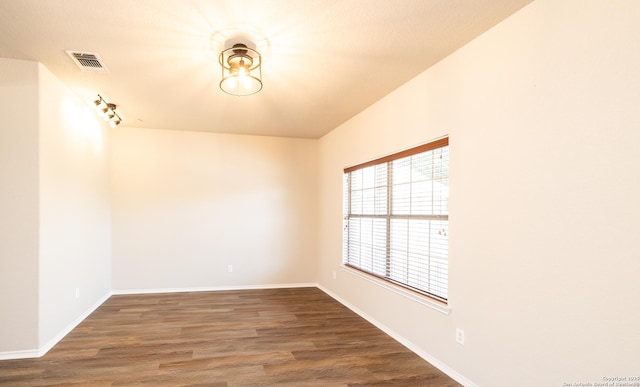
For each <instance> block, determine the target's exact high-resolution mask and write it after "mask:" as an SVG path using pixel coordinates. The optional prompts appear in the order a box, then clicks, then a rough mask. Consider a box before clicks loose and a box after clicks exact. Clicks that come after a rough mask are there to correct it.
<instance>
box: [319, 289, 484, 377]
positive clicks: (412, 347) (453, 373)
mask: <svg viewBox="0 0 640 387" xmlns="http://www.w3.org/2000/svg"><path fill="white" fill-rule="evenodd" d="M317 286H318V289H320V290H322V291H323V292H325V293H327V294H328V295H329V296H331V297H332V298H333V299H335V300H336V301H338V302H339V303H341V304H342V305H344V306H346V307H347V308H349V309H351V310H352V311H353V312H355V313H356V314H358V315H360V317H362V318H364V319H365V320H367V321H368V322H370V323H371V324H373V325H375V326H376V327H378V328H379V329H380V330H381V331H383V332H384V333H386V334H388V335H389V336H391V337H392V338H394V339H395V340H396V341H397V342H399V343H400V344H402V345H404V346H405V347H407V348H408V349H409V350H410V351H411V352H413V353H415V354H416V355H418V356H420V357H421V358H423V359H424V360H426V361H427V362H429V363H430V364H432V365H433V366H434V367H436V368H437V369H439V370H440V371H442V372H444V373H445V374H447V375H449V376H450V377H451V378H452V379H454V380H455V381H456V382H458V383H460V384H462V385H463V386H466V387H477V385H476V384H474V383H473V382H471V381H470V380H469V379H467V378H465V377H464V376H462V375H460V374H459V373H458V372H456V371H455V370H453V369H452V368H451V367H449V366H447V365H446V364H444V363H442V362H441V361H439V360H438V359H436V358H435V357H433V356H432V355H431V354H429V353H427V352H425V351H424V350H423V349H421V348H419V347H418V346H416V345H415V344H413V343H412V342H411V341H409V340H407V339H406V338H404V337H402V336H401V335H399V334H397V333H396V332H394V331H393V330H391V329H390V328H389V327H387V326H386V325H384V324H382V323H381V322H380V321H378V320H376V319H375V318H373V317H371V316H370V315H368V314H366V313H365V312H363V311H362V310H360V309H358V308H357V307H355V306H354V305H352V304H351V303H349V302H347V301H345V300H344V299H342V298H340V297H339V296H337V295H336V294H334V293H333V292H331V291H330V290H329V289H327V288H325V287H324V286H322V285H320V284H318V285H317Z"/></svg>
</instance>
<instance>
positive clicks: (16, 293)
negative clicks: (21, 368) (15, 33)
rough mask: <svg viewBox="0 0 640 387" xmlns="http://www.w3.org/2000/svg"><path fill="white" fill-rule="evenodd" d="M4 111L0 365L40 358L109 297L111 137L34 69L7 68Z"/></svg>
mask: <svg viewBox="0 0 640 387" xmlns="http://www.w3.org/2000/svg"><path fill="white" fill-rule="evenodd" d="M0 106H2V114H1V115H0V182H1V184H2V189H1V190H0V317H1V321H2V323H1V325H0V326H1V329H0V359H3V358H15V357H33V356H38V355H41V354H42V353H43V352H46V351H47V350H48V349H49V348H50V347H51V346H52V345H53V344H55V343H56V342H57V340H59V339H60V338H61V337H62V336H64V334H66V333H67V332H68V331H69V330H70V329H71V328H73V326H75V324H77V323H78V322H79V321H81V319H82V318H83V316H85V315H86V314H87V313H89V312H91V310H92V309H93V308H94V307H95V306H96V305H98V304H99V303H100V302H101V301H102V300H104V298H105V297H106V296H108V295H109V294H110V290H111V289H110V278H111V274H110V266H111V263H110V256H111V252H110V249H111V233H110V227H111V226H110V223H111V217H110V209H109V184H108V177H109V175H108V172H107V171H108V159H107V156H108V154H107V152H106V149H107V145H108V144H107V134H108V132H107V131H106V128H105V125H104V124H102V125H101V124H100V123H99V122H98V120H97V119H96V116H95V114H94V113H93V112H91V111H90V109H89V108H88V106H87V105H86V104H85V102H84V101H82V100H79V99H78V98H77V97H75V96H74V95H73V94H72V93H71V92H70V91H69V90H68V89H67V88H66V87H65V86H64V85H63V84H61V83H60V82H59V81H58V80H57V79H56V78H55V77H54V76H53V75H52V74H51V73H50V72H49V71H48V70H47V69H46V68H44V67H43V66H42V65H40V64H38V63H36V62H28V61H16V60H11V59H0ZM76 288H79V289H80V297H78V298H76Z"/></svg>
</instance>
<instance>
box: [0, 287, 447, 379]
mask: <svg viewBox="0 0 640 387" xmlns="http://www.w3.org/2000/svg"><path fill="white" fill-rule="evenodd" d="M0 385H2V386H15V387H20V386H29V387H32V386H131V385H135V386H158V387H161V386H172V387H173V386H193V387H195V386H227V387H232V386H296V387H298V386H301V387H305V386H350V387H356V386H459V384H458V383H456V382H455V381H454V380H452V379H451V378H449V377H448V376H447V375H445V374H443V373H442V372H440V371H439V370H438V369H436V368H435V367H433V366H432V365H430V364H429V363H427V362H425V361H424V360H423V359H421V358H420V357H419V356H417V355H415V354H414V353H412V352H411V351H409V350H408V349H406V348H405V347H404V346H402V345H401V344H399V343H398V342H396V341H395V340H393V339H392V338H391V337H389V336H388V335H386V334H385V333H384V332H382V331H380V330H379V329H378V328H376V327H374V326H373V325H371V324H370V323H368V322H367V321H366V320H364V319H362V318H361V317H360V316H358V315H357V314H355V313H353V312H352V311H350V310H349V309H347V308H345V307H344V306H343V305H341V304H340V303H338V302H337V301H335V300H334V299H332V298H331V297H329V296H328V295H327V294H325V293H324V292H322V291H321V290H319V289H317V288H295V289H266V290H263V289H261V290H241V291H219V292H193V293H165V294H145V295H119V296H112V297H111V298H109V299H108V300H107V301H106V302H105V303H104V304H103V305H102V306H100V307H99V308H98V309H97V310H96V311H95V312H94V313H93V314H91V315H90V316H89V317H88V318H87V319H85V320H84V321H83V322H82V323H81V324H80V325H78V326H77V327H76V328H75V329H74V330H73V331H72V332H71V333H69V334H68V335H67V336H66V337H65V338H64V339H63V340H62V341H61V342H60V343H58V344H57V345H56V346H55V347H54V348H53V349H52V350H51V351H49V353H47V354H46V355H45V356H43V357H41V358H39V359H23V360H5V361H0Z"/></svg>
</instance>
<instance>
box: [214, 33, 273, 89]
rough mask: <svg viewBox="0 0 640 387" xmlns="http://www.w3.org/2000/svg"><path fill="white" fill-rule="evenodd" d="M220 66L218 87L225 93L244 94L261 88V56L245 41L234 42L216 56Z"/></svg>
mask: <svg viewBox="0 0 640 387" xmlns="http://www.w3.org/2000/svg"><path fill="white" fill-rule="evenodd" d="M218 61H219V62H220V66H221V67H222V80H221V81H220V89H222V91H224V92H225V93H227V94H231V95H236V96H244V95H251V94H255V93H257V92H259V91H260V90H261V89H262V56H261V55H260V53H259V52H258V51H256V50H255V49H253V48H250V47H249V46H248V45H247V44H245V43H234V44H233V46H232V47H230V48H227V49H225V50H222V52H220V56H219V57H218Z"/></svg>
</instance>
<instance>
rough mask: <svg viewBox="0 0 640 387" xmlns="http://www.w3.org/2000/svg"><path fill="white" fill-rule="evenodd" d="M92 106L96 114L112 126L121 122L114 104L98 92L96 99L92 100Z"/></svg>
mask: <svg viewBox="0 0 640 387" xmlns="http://www.w3.org/2000/svg"><path fill="white" fill-rule="evenodd" d="M93 106H94V107H95V109H96V112H97V113H98V115H99V116H100V117H102V119H103V120H105V121H107V122H108V123H109V126H111V127H112V128H115V127H116V126H118V125H120V123H121V122H122V118H120V116H119V115H118V113H116V104H114V103H109V102H107V101H105V100H104V98H102V96H101V95H100V94H98V99H96V100H94V101H93Z"/></svg>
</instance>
